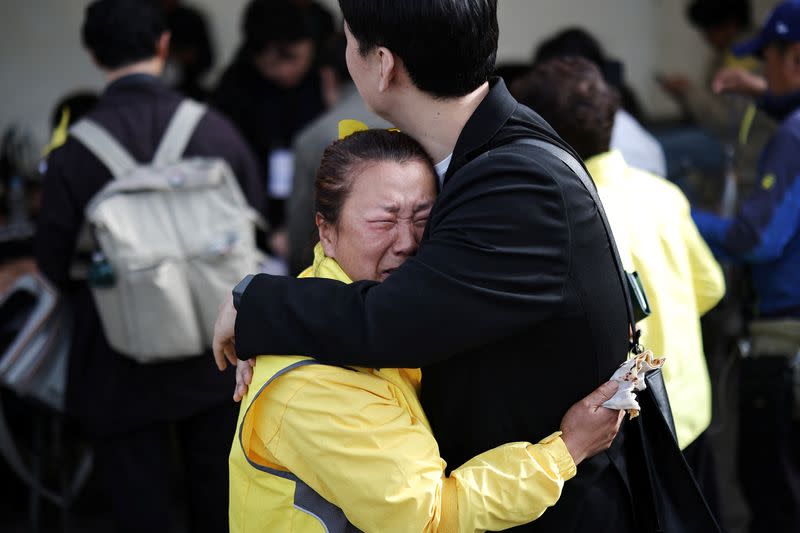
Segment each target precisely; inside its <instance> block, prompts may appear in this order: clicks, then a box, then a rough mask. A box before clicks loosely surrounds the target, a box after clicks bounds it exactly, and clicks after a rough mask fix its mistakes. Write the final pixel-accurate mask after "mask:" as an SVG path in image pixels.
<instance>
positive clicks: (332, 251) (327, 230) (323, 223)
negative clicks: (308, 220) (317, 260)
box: [316, 213, 336, 259]
mask: <svg viewBox="0 0 800 533" xmlns="http://www.w3.org/2000/svg"><path fill="white" fill-rule="evenodd" d="M316 222H317V231H319V242H320V243H321V244H322V250H323V251H324V252H325V256H326V257H330V258H331V259H336V228H335V227H334V226H333V224H330V223H328V221H327V220H325V218H324V217H323V216H322V215H321V214H319V213H317V216H316Z"/></svg>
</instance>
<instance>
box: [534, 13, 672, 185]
mask: <svg viewBox="0 0 800 533" xmlns="http://www.w3.org/2000/svg"><path fill="white" fill-rule="evenodd" d="M567 56H578V57H583V58H584V59H587V60H589V61H591V62H592V63H594V64H595V65H596V66H597V68H599V69H600V71H601V72H602V73H603V77H604V79H605V80H606V83H608V84H609V85H611V86H612V87H614V88H615V89H616V90H617V92H618V93H619V94H620V95H621V98H622V100H621V105H620V107H619V110H618V111H617V114H616V116H615V117H614V129H613V131H612V135H611V146H612V147H614V148H615V149H616V150H619V151H620V152H622V153H623V154H624V155H625V159H626V160H627V161H628V163H629V164H630V165H633V166H634V167H637V168H641V169H643V170H646V171H648V172H652V173H653V174H656V175H657V176H666V175H667V165H666V160H665V156H664V150H663V149H662V148H661V145H660V144H659V142H658V140H656V138H655V137H653V135H651V134H650V133H649V132H648V131H647V130H646V129H645V128H644V126H642V124H641V121H642V120H643V113H642V109H641V106H640V105H639V101H638V99H637V98H636V95H635V94H634V92H633V90H632V89H631V88H630V87H628V85H627V84H626V83H625V76H624V65H623V64H622V63H621V62H619V61H616V60H613V59H609V58H608V57H607V55H606V53H605V51H604V50H603V47H602V46H601V45H600V43H599V41H598V40H597V39H596V38H595V37H594V36H593V35H591V34H590V33H589V32H588V31H586V30H584V29H582V28H568V29H565V30H563V31H561V32H559V33H557V34H556V35H554V36H553V37H550V38H548V39H546V40H545V41H543V42H542V43H541V44H539V46H538V47H537V48H536V51H535V52H534V57H533V62H534V64H538V63H541V62H544V61H547V60H549V59H553V58H558V57H567Z"/></svg>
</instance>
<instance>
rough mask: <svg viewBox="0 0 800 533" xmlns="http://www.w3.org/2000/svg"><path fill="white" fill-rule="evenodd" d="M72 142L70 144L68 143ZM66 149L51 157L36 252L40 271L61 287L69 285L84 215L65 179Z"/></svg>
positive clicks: (44, 183) (35, 247)
mask: <svg viewBox="0 0 800 533" xmlns="http://www.w3.org/2000/svg"><path fill="white" fill-rule="evenodd" d="M68 142H69V141H68ZM67 146H68V145H64V146H62V147H61V148H59V149H57V150H56V151H54V152H53V153H52V154H51V155H50V159H49V161H48V167H47V172H46V173H45V176H44V180H43V184H42V206H41V209H40V212H39V217H38V220H37V223H36V237H35V239H34V252H35V254H36V263H37V266H38V267H39V270H41V271H42V273H43V274H44V275H45V276H46V277H47V278H48V279H49V280H50V281H51V282H52V283H53V284H54V285H56V286H57V287H59V288H61V289H63V288H65V287H66V286H67V285H68V284H69V273H70V267H71V264H72V260H73V258H74V254H75V247H76V242H77V239H78V233H79V232H80V229H81V225H82V224H83V220H84V219H83V212H82V209H81V207H80V205H78V204H80V203H81V201H80V200H78V199H76V198H75V193H74V191H72V190H71V189H70V188H69V186H68V184H67V182H66V180H65V178H64V175H63V161H64V158H65V156H66V154H65V150H67V149H68V148H67Z"/></svg>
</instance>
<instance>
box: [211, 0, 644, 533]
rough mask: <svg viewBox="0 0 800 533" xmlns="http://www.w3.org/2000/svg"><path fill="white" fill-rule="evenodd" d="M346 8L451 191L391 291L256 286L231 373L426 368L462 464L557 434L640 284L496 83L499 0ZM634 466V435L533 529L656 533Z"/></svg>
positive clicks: (615, 352)
mask: <svg viewBox="0 0 800 533" xmlns="http://www.w3.org/2000/svg"><path fill="white" fill-rule="evenodd" d="M339 4H340V6H341V8H342V12H343V14H344V19H345V22H346V27H345V31H346V33H347V37H348V49H347V61H348V67H349V69H350V72H351V74H352V76H353V80H354V81H355V83H356V86H357V87H358V90H359V92H360V93H361V95H362V96H363V97H364V100H365V101H366V102H367V104H368V105H369V106H370V108H371V109H372V110H374V111H375V112H376V113H377V114H378V115H380V116H382V117H383V118H385V119H387V120H388V121H389V122H392V123H393V124H395V125H396V126H397V127H398V128H400V129H401V130H402V131H405V132H406V133H409V134H410V135H412V136H413V137H415V138H416V139H417V140H419V141H420V142H421V143H422V145H423V146H424V147H425V149H426V150H427V151H428V153H429V154H430V155H431V157H432V158H433V160H434V161H438V162H439V164H438V165H437V170H438V172H439V174H440V189H441V191H440V195H439V198H438V200H437V203H436V205H435V206H434V208H433V211H432V212H431V215H430V220H429V223H428V226H427V228H426V231H425V234H424V236H423V240H422V242H421V244H420V248H419V252H418V254H417V255H416V257H412V258H409V259H408V261H406V263H405V264H403V266H402V267H400V268H398V269H397V270H395V271H394V272H393V273H392V274H391V275H390V276H389V278H388V279H387V280H386V281H384V282H383V283H372V282H359V283H354V284H352V285H349V286H346V285H343V284H339V283H336V282H331V281H328V280H319V279H304V280H296V279H290V278H285V277H271V276H264V275H261V276H255V277H252V278H246V279H245V280H243V282H242V283H240V284H239V286H237V288H236V289H235V290H234V294H233V297H232V298H231V300H230V301H228V302H225V303H224V304H223V307H222V308H221V313H220V316H219V318H218V322H217V332H216V333H217V334H216V336H215V337H216V338H215V346H214V351H215V356H216V358H217V363H218V365H219V366H220V367H221V368H224V367H225V360H226V357H227V360H228V361H231V362H235V361H236V356H238V357H239V358H242V359H247V358H250V357H253V356H255V355H258V354H264V353H272V354H284V353H285V354H298V353H299V354H309V355H313V356H314V357H316V358H318V359H319V360H321V361H324V362H329V363H335V364H348V365H364V366H373V367H423V375H424V386H423V390H422V401H423V405H424V407H425V410H426V412H427V413H428V416H429V418H430V422H431V424H432V426H433V430H434V433H435V435H436V438H437V440H438V441H439V444H440V448H441V453H442V456H443V457H444V458H445V459H446V460H447V462H448V464H450V465H452V466H456V465H459V464H461V463H462V462H464V461H465V460H467V459H468V458H470V457H472V456H473V455H474V454H476V453H479V452H480V451H481V450H485V449H488V448H492V447H494V446H497V445H500V444H502V443H506V442H512V441H520V440H521V441H529V440H530V439H532V438H534V437H535V436H536V435H543V434H547V433H548V432H549V431H552V428H553V427H557V426H558V423H559V420H560V418H561V416H562V414H563V413H564V412H565V411H566V410H567V409H568V408H569V406H570V405H572V404H573V403H574V402H576V401H577V400H579V399H580V398H581V397H583V396H584V395H585V394H586V393H587V392H588V391H591V390H593V389H594V388H595V387H596V386H597V385H598V384H600V383H602V382H603V381H605V380H606V379H607V378H608V376H609V375H611V373H612V372H613V371H614V370H615V369H616V368H617V366H618V365H619V364H620V362H622V361H623V360H624V359H625V357H626V353H627V350H628V340H629V337H628V322H627V319H626V307H625V299H624V292H623V291H625V290H626V288H625V287H624V285H623V282H622V281H621V278H620V276H619V275H618V271H617V267H616V265H615V262H614V259H613V255H612V251H611V248H610V246H609V243H608V240H607V237H606V234H605V231H604V227H603V225H602V222H601V219H600V217H599V216H598V211H597V206H596V205H595V203H594V202H593V200H592V198H591V195H590V194H589V192H588V191H587V190H586V189H585V188H584V187H583V185H582V184H581V181H580V179H579V178H578V176H577V175H576V174H574V173H573V172H572V171H571V170H570V169H569V168H568V167H567V166H566V165H565V164H563V163H562V162H561V161H560V160H559V159H557V158H556V157H555V156H553V155H551V154H550V153H549V152H547V151H545V150H542V149H540V148H537V147H534V146H530V145H526V144H522V143H519V142H518V141H519V140H522V139H540V140H544V141H546V142H549V143H552V144H555V145H557V146H559V147H561V148H563V149H565V150H567V151H569V152H570V153H573V154H574V152H573V151H572V150H571V148H570V147H569V146H568V145H567V144H566V143H564V142H563V141H562V140H561V139H560V138H559V137H558V135H557V134H556V133H555V132H554V131H553V130H552V128H550V126H548V125H547V123H546V122H545V121H544V120H542V119H541V118H540V117H539V116H538V115H537V114H536V113H534V112H532V111H531V110H530V109H528V108H525V107H523V106H521V105H519V104H518V103H517V102H516V101H515V100H514V98H513V97H512V96H511V95H510V94H509V92H508V91H507V89H506V86H505V84H504V83H503V82H502V81H501V80H499V79H489V77H490V74H491V73H492V71H493V69H494V64H495V57H496V52H497V40H498V34H499V31H498V23H497V2H496V0H441V1H438V2H430V1H428V0H404V1H403V2H396V1H393V0H340V2H339ZM410 28H413V30H411V29H410ZM575 157H576V158H577V156H575ZM237 310H238V314H237ZM234 337H235V345H234V342H233V341H234ZM237 392H240V391H237ZM626 455H627V453H626V445H625V428H624V427H623V428H622V431H621V432H620V436H619V437H618V438H617V441H616V442H615V445H614V446H612V448H611V449H610V450H609V451H608V452H606V453H603V454H600V455H598V456H596V457H594V458H593V459H591V460H589V461H587V462H586V463H584V464H582V465H581V468H580V470H579V472H578V476H577V477H576V478H575V479H574V480H572V481H570V483H568V484H567V485H566V486H565V488H564V492H563V495H562V498H561V500H560V501H559V503H558V504H557V505H556V507H555V508H554V509H551V510H549V511H548V512H546V513H545V514H544V515H543V516H542V517H541V518H540V519H539V520H537V521H536V522H533V523H532V524H529V525H527V526H524V527H522V528H520V530H524V531H559V532H589V531H591V532H596V531H614V532H628V531H630V532H633V531H641V530H642V529H641V528H637V526H636V524H635V519H634V512H633V507H634V506H633V503H632V499H631V490H632V489H633V490H634V491H635V490H636V487H631V485H630V483H629V476H628V471H629V470H631V469H634V468H638V465H633V464H628V463H627V457H626Z"/></svg>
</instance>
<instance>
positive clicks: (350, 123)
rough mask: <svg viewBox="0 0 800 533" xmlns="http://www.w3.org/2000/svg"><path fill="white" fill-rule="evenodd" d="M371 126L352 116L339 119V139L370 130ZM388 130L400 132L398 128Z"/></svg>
mask: <svg viewBox="0 0 800 533" xmlns="http://www.w3.org/2000/svg"><path fill="white" fill-rule="evenodd" d="M368 130H369V126H367V125H366V124H364V123H363V122H361V121H360V120H354V119H351V118H348V119H345V120H340V121H339V140H340V141H341V140H342V139H344V138H345V137H349V136H350V135H352V134H354V133H357V132H359V131H368ZM386 131H394V132H399V131H400V130H398V129H397V128H390V129H388V130H386Z"/></svg>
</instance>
